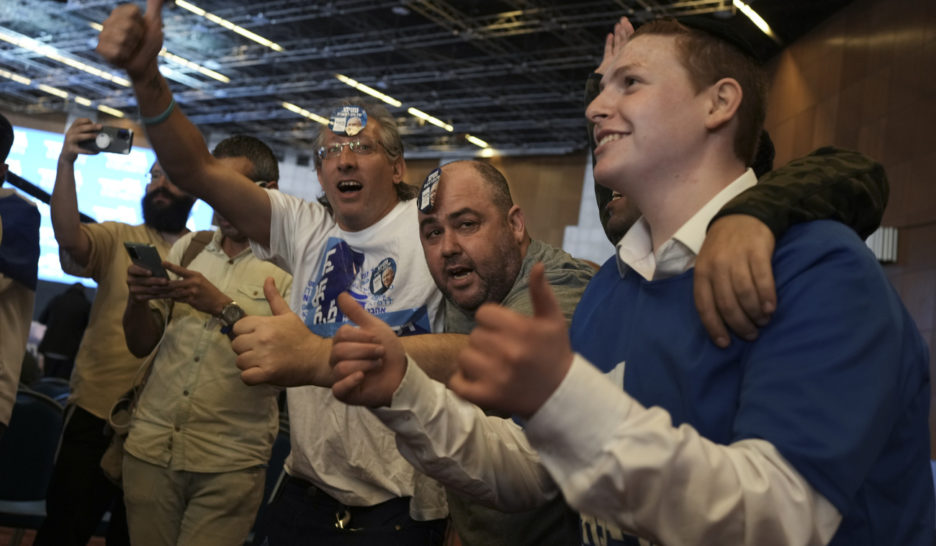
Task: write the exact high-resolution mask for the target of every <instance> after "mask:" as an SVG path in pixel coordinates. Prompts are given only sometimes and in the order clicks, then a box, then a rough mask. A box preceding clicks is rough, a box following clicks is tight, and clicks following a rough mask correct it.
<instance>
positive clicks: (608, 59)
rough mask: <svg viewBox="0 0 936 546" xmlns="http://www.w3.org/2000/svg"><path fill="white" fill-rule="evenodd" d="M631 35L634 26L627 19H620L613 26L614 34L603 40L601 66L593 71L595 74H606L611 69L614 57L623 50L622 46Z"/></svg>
mask: <svg viewBox="0 0 936 546" xmlns="http://www.w3.org/2000/svg"><path fill="white" fill-rule="evenodd" d="M632 34H634V25H632V24H631V22H630V20H628V19H627V17H621V19H620V20H619V21H618V22H617V23H615V24H614V32H611V33H609V34H608V36H607V37H606V38H605V47H604V57H602V58H601V64H599V65H598V68H596V69H595V72H596V73H598V74H606V73H607V72H608V70H610V69H611V65H612V64H613V61H614V56H615V55H617V54H618V52H619V51H620V50H621V49H623V48H624V44H626V43H627V40H629V39H630V37H631V35H632Z"/></svg>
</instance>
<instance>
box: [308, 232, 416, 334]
mask: <svg viewBox="0 0 936 546" xmlns="http://www.w3.org/2000/svg"><path fill="white" fill-rule="evenodd" d="M323 252H324V259H323V260H322V264H321V267H320V269H319V272H318V274H317V275H316V276H315V278H313V279H311V280H310V281H309V283H308V284H307V285H306V287H305V292H304V293H303V298H302V318H303V320H304V322H305V324H306V326H307V327H308V328H309V330H311V331H312V332H313V333H315V334H317V335H319V336H322V337H331V336H333V335H334V334H335V332H336V331H337V330H338V328H340V327H341V325H342V324H344V323H345V322H347V321H346V320H345V317H344V314H343V313H342V312H341V310H340V309H339V308H338V294H341V293H342V292H344V291H347V292H349V293H350V294H351V296H352V297H353V298H354V299H355V301H357V302H358V303H360V304H361V305H362V306H364V308H365V309H367V311H368V312H370V313H371V314H373V315H374V316H376V317H377V318H379V319H381V320H383V321H384V322H386V323H387V324H389V325H390V327H391V328H393V330H394V331H395V332H396V333H397V335H399V336H407V335H414V334H428V333H430V332H431V331H432V330H431V323H430V320H429V312H428V310H427V308H426V306H425V305H423V306H420V307H418V308H415V309H395V308H393V291H392V290H391V287H394V288H395V283H393V277H391V276H390V275H389V274H388V275H387V276H386V277H384V280H383V282H384V283H385V284H384V285H383V286H382V288H383V289H382V290H380V291H378V292H379V293H373V291H371V284H372V277H373V274H372V273H373V272H371V271H365V270H364V267H363V265H364V259H365V255H364V254H363V253H361V252H358V251H356V250H354V249H352V248H351V246H350V245H349V244H348V243H347V242H345V241H344V240H342V239H339V238H337V237H330V238H329V239H328V241H327V242H326V244H325V247H324V250H323ZM383 264H388V265H387V266H385V268H384V269H386V268H388V267H391V266H392V268H393V271H394V273H395V272H396V263H395V261H394V260H393V259H391V258H384V260H383V261H382V262H381V265H383ZM376 269H377V270H379V269H380V267H378V268H376ZM394 276H395V274H394Z"/></svg>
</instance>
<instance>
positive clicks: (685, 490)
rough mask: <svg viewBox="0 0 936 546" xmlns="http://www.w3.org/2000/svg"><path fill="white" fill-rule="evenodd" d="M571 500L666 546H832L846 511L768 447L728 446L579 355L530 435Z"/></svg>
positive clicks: (758, 444) (584, 510)
mask: <svg viewBox="0 0 936 546" xmlns="http://www.w3.org/2000/svg"><path fill="white" fill-rule="evenodd" d="M525 431H526V434H527V437H528V438H529V440H530V443H531V444H532V445H533V446H534V447H535V448H536V449H537V451H538V452H539V454H540V457H541V459H542V462H543V464H544V465H545V466H546V468H547V470H548V471H549V473H550V475H551V476H552V477H553V479H555V480H556V482H557V483H558V484H559V487H560V489H561V490H562V492H563V494H564V495H565V498H566V501H567V502H568V503H569V504H570V505H571V506H572V507H573V508H575V509H576V510H579V511H580V512H582V513H583V514H587V515H589V516H594V517H596V518H598V519H599V520H602V521H603V522H604V524H605V525H608V524H610V525H613V526H616V527H618V528H619V529H620V530H622V531H624V532H627V533H630V534H634V535H638V536H641V537H643V538H647V539H650V540H653V541H655V542H658V543H662V544H750V545H763V544H826V543H828V541H829V540H830V539H831V538H832V535H833V534H834V533H835V531H836V529H837V528H838V525H839V523H840V522H841V515H840V514H839V512H838V510H836V508H835V507H834V506H833V505H832V504H831V503H830V502H829V501H828V500H827V499H826V498H825V497H823V496H822V495H820V494H819V493H818V492H816V491H815V490H814V489H813V488H812V487H811V486H810V484H809V483H808V482H807V481H806V480H805V479H804V478H803V477H802V476H801V475H800V474H799V473H798V472H797V471H796V470H795V469H794V468H793V467H792V466H791V465H790V464H789V463H788V462H787V461H786V460H785V459H784V458H783V457H782V456H781V455H780V453H779V452H778V451H777V450H776V448H774V446H773V445H772V444H770V443H769V442H766V441H764V440H743V441H739V442H736V443H734V444H731V445H727V446H726V445H719V444H715V443H714V442H712V441H710V440H708V439H706V438H703V437H702V436H700V435H699V433H698V432H697V431H696V430H695V429H693V428H692V427H691V426H689V425H682V426H679V427H676V428H674V427H673V425H672V420H671V418H670V415H669V413H667V412H666V411H665V410H663V409H661V408H659V407H652V408H649V409H647V408H644V407H643V406H642V405H641V404H640V403H638V402H637V401H636V400H634V399H633V398H631V397H630V396H628V395H627V394H626V393H625V392H623V391H622V390H621V387H620V385H615V384H614V383H613V382H611V381H609V380H608V378H607V377H606V376H605V375H604V374H602V373H601V372H600V371H599V370H598V369H596V368H595V367H594V366H592V365H591V364H590V363H589V362H588V361H586V360H585V359H584V358H582V357H581V356H580V355H578V354H576V355H575V360H574V361H573V363H572V367H571V368H570V370H569V372H568V374H567V375H566V377H565V378H564V379H563V381H562V383H561V384H560V385H559V387H558V388H557V389H556V391H555V392H554V393H553V394H552V396H551V397H550V398H549V399H548V400H547V401H546V403H545V404H543V406H542V407H541V408H540V409H539V411H538V412H537V413H536V414H535V415H534V416H533V418H531V419H530V421H529V422H528V423H527V427H526V429H525Z"/></svg>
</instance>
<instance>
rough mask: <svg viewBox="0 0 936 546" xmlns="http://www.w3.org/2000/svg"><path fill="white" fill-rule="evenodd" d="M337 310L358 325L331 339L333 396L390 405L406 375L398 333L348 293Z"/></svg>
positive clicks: (346, 327)
mask: <svg viewBox="0 0 936 546" xmlns="http://www.w3.org/2000/svg"><path fill="white" fill-rule="evenodd" d="M338 307H339V308H340V309H341V312H342V313H344V315H345V317H347V318H348V320H350V321H352V322H353V323H355V324H357V326H351V325H347V324H346V325H344V326H342V327H341V328H340V329H339V330H338V332H336V333H335V337H333V338H332V350H331V356H330V357H329V359H328V360H329V363H330V364H331V366H332V373H333V374H334V381H335V382H334V384H333V385H332V393H333V394H334V395H335V398H337V399H338V400H341V401H342V402H345V403H348V404H355V405H359V406H368V407H378V406H388V405H390V402H391V401H392V399H393V393H394V392H396V389H397V387H399V386H400V381H402V380H403V374H404V373H405V372H406V354H405V353H404V351H403V344H402V342H401V341H400V339H399V338H398V337H397V336H396V333H394V331H393V330H392V329H391V328H390V326H388V325H387V324H386V323H384V322H383V321H382V320H380V319H379V318H377V317H375V316H373V315H371V314H370V313H368V312H367V311H366V310H365V309H364V308H363V307H361V306H360V305H359V304H358V303H357V302H356V301H354V298H352V297H351V296H350V295H348V293H343V294H341V295H339V296H338Z"/></svg>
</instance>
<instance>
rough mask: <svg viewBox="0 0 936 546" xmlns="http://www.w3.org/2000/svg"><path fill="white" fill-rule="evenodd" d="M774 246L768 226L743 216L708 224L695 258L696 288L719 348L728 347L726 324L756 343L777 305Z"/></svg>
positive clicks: (700, 307) (698, 305)
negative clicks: (703, 240) (761, 328)
mask: <svg viewBox="0 0 936 546" xmlns="http://www.w3.org/2000/svg"><path fill="white" fill-rule="evenodd" d="M774 244H775V243H774V236H773V232H771V231H770V228H768V227H767V226H766V225H765V224H764V223H763V222H761V221H760V220H758V219H757V218H755V217H753V216H748V215H745V214H731V215H728V216H723V217H721V218H719V219H718V220H716V221H715V222H714V223H713V224H712V226H711V227H710V228H709V230H708V233H707V234H706V236H705V243H704V244H703V245H702V249H701V251H700V252H699V257H698V258H697V259H696V264H695V273H694V277H695V278H694V284H693V292H694V295H695V304H696V309H697V310H698V312H699V316H700V318H701V319H702V324H703V326H705V329H706V331H708V334H709V336H710V337H711V338H712V341H713V342H714V343H715V344H716V345H717V346H719V347H722V348H725V347H727V346H728V345H729V343H730V337H729V336H728V330H727V328H731V330H732V331H733V332H734V333H735V334H737V335H738V337H740V338H742V339H745V340H748V341H752V340H754V339H757V333H758V328H759V327H763V326H766V325H767V323H768V322H769V321H770V317H771V315H772V314H773V312H774V310H776V308H777V293H776V290H775V288H774V278H773V269H772V266H771V263H770V260H771V257H772V256H773V250H774ZM726 326H727V328H726Z"/></svg>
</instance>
